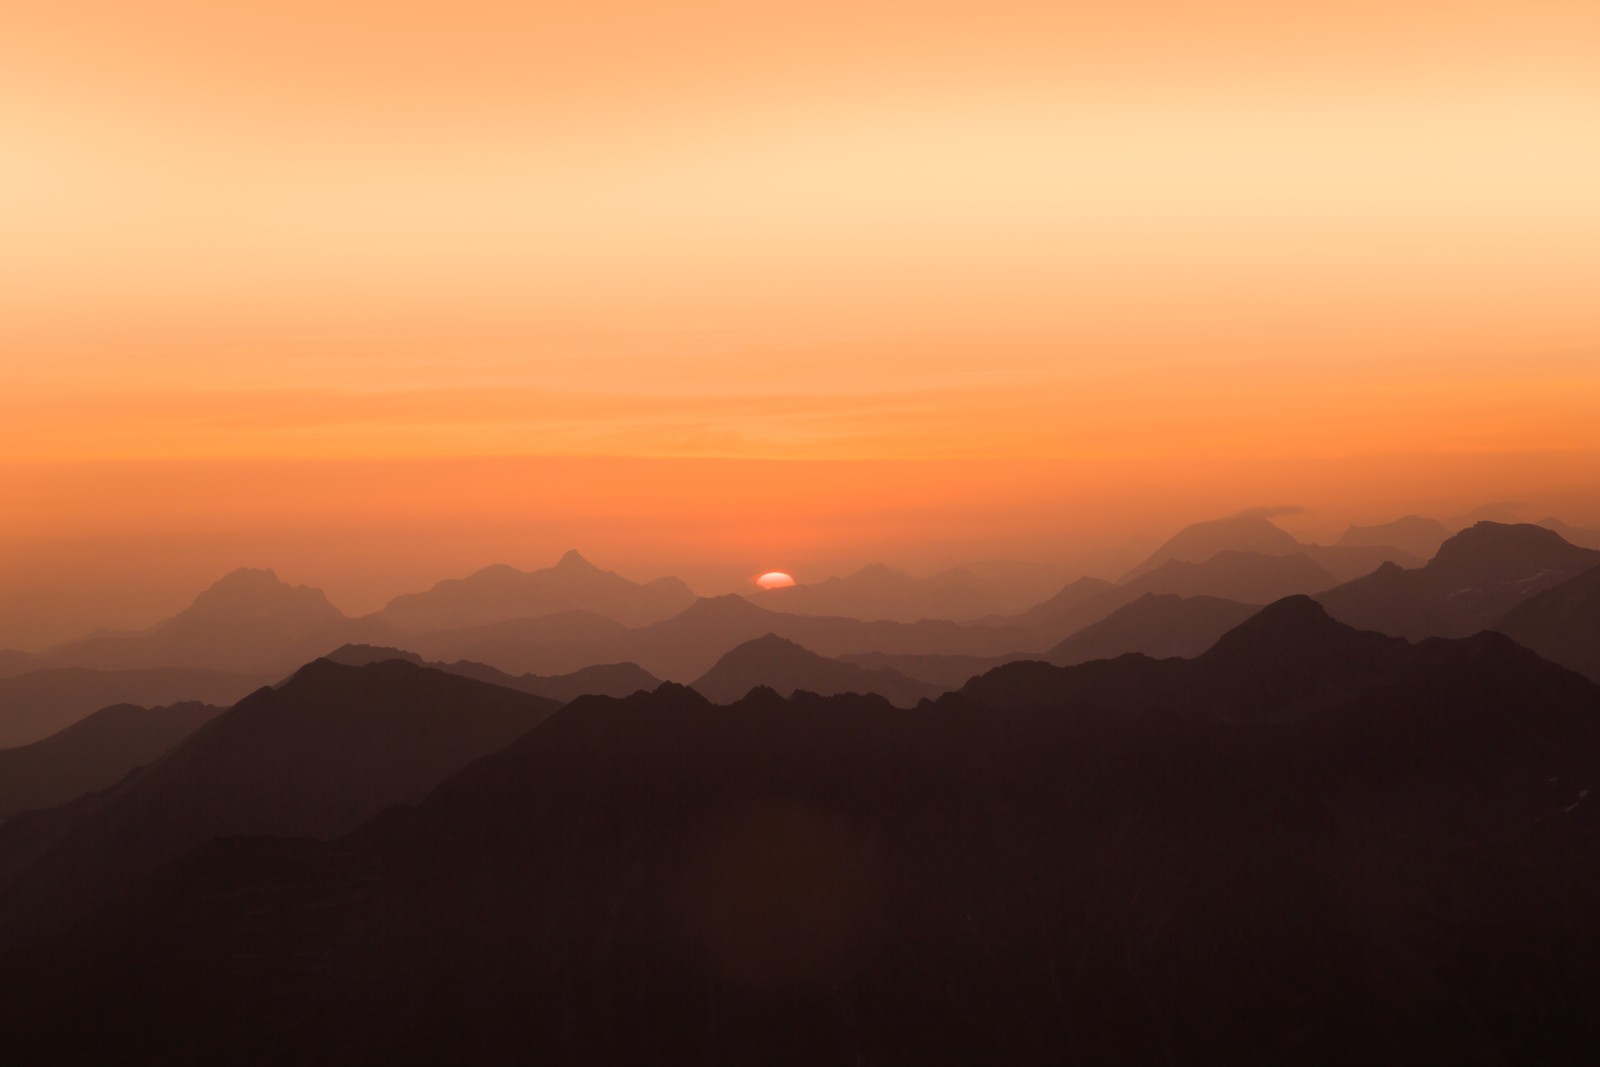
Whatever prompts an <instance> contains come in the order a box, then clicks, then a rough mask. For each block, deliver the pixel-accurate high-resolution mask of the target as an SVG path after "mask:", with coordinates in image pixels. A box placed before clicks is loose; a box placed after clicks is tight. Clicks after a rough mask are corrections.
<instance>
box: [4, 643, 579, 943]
mask: <svg viewBox="0 0 1600 1067" xmlns="http://www.w3.org/2000/svg"><path fill="white" fill-rule="evenodd" d="M556 706H557V705H556V704H555V703H554V702H553V701H548V700H543V699H541V698H539V697H535V696H530V695H527V694H524V693H515V692H512V691H510V690H507V689H502V688H500V687H498V686H491V685H485V684H483V683H481V682H476V681H473V680H471V679H467V678H461V677H457V676H455V675H450V674H445V673H442V672H440V671H433V670H427V669H425V668H421V667H417V666H415V665H413V664H409V663H405V662H402V661H397V660H390V661H387V662H384V663H375V664H371V665H369V666H366V667H344V666H340V665H338V664H335V663H330V662H328V661H327V660H318V661H316V662H314V663H311V664H308V665H307V666H305V667H303V668H302V669H301V670H300V671H299V672H298V673H296V674H295V675H294V677H293V678H291V679H289V680H288V681H287V682H285V683H284V684H283V685H282V686H280V687H278V688H275V689H273V688H267V689H260V690H257V691H256V692H255V693H252V694H251V695H250V696H248V697H246V698H245V699H244V700H241V701H240V702H239V703H237V704H235V705H234V706H233V707H232V708H229V709H228V710H227V711H226V712H225V713H223V714H222V715H220V716H219V717H217V718H216V719H215V720H213V721H212V722H210V723H208V724H207V725H205V726H203V727H201V728H200V729H199V730H197V731H195V732H194V733H193V734H191V735H190V736H189V737H188V738H187V739H186V740H185V741H183V742H181V743H180V744H179V745H178V746H177V747H176V748H174V749H172V750H171V751H169V752H168V753H167V754H166V755H165V756H163V757H161V758H160V759H158V760H157V761H156V762H154V763H153V764H151V765H150V766H148V767H146V768H144V770H142V771H140V772H139V773H137V774H135V775H133V776H131V777H129V778H128V779H127V780H125V781H123V782H120V783H119V784H117V785H115V786H114V787H112V788H110V789H107V790H104V791H102V792H99V793H95V794H91V795H89V796H86V797H83V798H81V799H79V800H77V801H75V802H73V803H71V804H68V805H66V806H63V807H59V808H53V809H50V810H48V811H40V812H27V813H24V814H21V815H18V816H15V817H13V818H12V819H10V820H8V821H7V822H5V823H3V824H0V946H4V945H7V944H14V943H16V942H18V941H20V940H26V939H30V938H33V937H37V936H40V935H42V934H43V933H46V932H48V931H49V930H52V929H56V928H59V927H60V926H61V925H63V924H65V923H68V922H70V921H72V920H73V919H74V918H76V917H77V916H78V915H80V914H82V913H83V912H84V911H85V910H86V909H88V908H89V907H91V906H93V905H95V904H97V903H99V902H100V901H102V900H104V899H106V898H107V897H108V896H109V895H110V894H111V893H113V892H115V891H117V890H118V889H120V888H121V887H124V886H126V885H128V884H130V883H131V882H132V881H133V880H135V879H136V878H138V877H140V876H142V875H144V874H147V873H148V872H150V871H152V870H154V869H155V868H156V867H157V866H159V865H160V864H161V863H163V862H165V861H167V860H168V859H171V858H172V857H174V856H177V855H179V854H181V853H182V852H184V851H186V850H188V849H191V848H194V847H195V846H197V845H200V844H203V843H204V842H206V841H208V840H210V839H212V838H214V837H223V836H227V835H230V834H281V835H285V836H312V837H330V836H333V835H336V834H341V833H346V832H348V831H350V830H352V829H354V828H355V827H357V826H359V825H360V824H361V823H362V822H364V821H365V820H367V819H369V818H371V817H372V816H373V815H376V814H377V813H378V812H379V811H381V810H382V809H383V808H385V807H387V806H388V805H390V804H397V803H414V802H416V801H418V800H420V799H421V798H422V797H423V796H424V795H425V794H426V793H427V791H428V790H429V789H431V788H433V786H434V784H435V783H437V782H438V781H439V780H440V779H442V778H443V777H445V776H446V775H448V774H450V773H452V772H453V771H455V770H457V769H459V768H460V767H461V766H462V765H464V764H465V763H467V762H468V761H469V760H472V759H475V758H477V757H478V756H481V755H484V754H485V753H487V752H491V751H493V750H494V749H496V748H499V747H500V746H502V745H504V744H506V743H507V742H509V741H510V740H511V739H513V738H515V737H517V736H519V735H520V734H522V733H524V732H526V731H527V730H529V729H531V728H532V727H533V726H534V725H535V724H537V723H538V722H539V721H541V720H542V719H543V718H544V717H545V716H547V715H548V714H549V713H550V712H551V711H552V710H553V709H554V708H555V707H556Z"/></svg>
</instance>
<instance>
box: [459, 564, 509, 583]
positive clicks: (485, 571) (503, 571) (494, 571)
mask: <svg viewBox="0 0 1600 1067" xmlns="http://www.w3.org/2000/svg"><path fill="white" fill-rule="evenodd" d="M467 577H468V579H469V580H482V581H503V580H505V579H507V578H520V577H522V571H519V570H517V568H515V567H513V566H512V565H511V564H509V563H491V564H489V565H488V566H487V567H480V568H478V569H477V570H475V571H473V572H472V573H471V574H470V575H468V576H467Z"/></svg>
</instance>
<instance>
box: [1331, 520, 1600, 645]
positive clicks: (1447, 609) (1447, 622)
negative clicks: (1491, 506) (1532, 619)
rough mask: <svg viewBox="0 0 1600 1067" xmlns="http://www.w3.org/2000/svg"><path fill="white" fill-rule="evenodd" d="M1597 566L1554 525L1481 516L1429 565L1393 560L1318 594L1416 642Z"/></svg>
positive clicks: (1350, 618)
mask: <svg viewBox="0 0 1600 1067" xmlns="http://www.w3.org/2000/svg"><path fill="white" fill-rule="evenodd" d="M1595 566H1600V551H1596V550H1594V549H1588V548H1579V547H1577V546H1576V545H1571V544H1568V543H1567V542H1566V541H1564V540H1562V538H1561V536H1560V535H1559V534H1556V533H1555V532H1553V531H1551V530H1546V529H1544V528H1543V527H1540V526H1533V525H1529V524H1526V523H1524V524H1518V525H1515V526H1506V525H1502V524H1500V523H1494V522H1480V523H1478V524H1477V525H1476V526H1472V527H1469V528H1467V529H1465V530H1462V531H1461V532H1460V533H1458V534H1456V535H1455V536H1454V537H1452V538H1450V539H1449V540H1448V541H1446V542H1445V543H1444V544H1443V545H1441V546H1440V547H1439V551H1438V553H1437V554H1436V555H1435V556H1434V557H1433V559H1432V560H1430V561H1429V563H1428V565H1427V566H1426V567H1422V568H1420V569H1418V570H1412V571H1407V570H1401V569H1400V568H1399V567H1395V566H1389V565H1386V566H1384V567H1382V568H1380V569H1378V570H1377V571H1374V572H1373V573H1372V574H1370V575H1368V576H1367V577H1365V578H1359V579H1357V580H1356V581H1353V582H1347V583H1345V584H1344V585H1341V586H1339V587H1337V588H1335V589H1330V590H1328V591H1326V592H1324V593H1320V594H1318V595H1317V600H1319V601H1320V602H1321V603H1322V604H1323V606H1324V607H1326V608H1327V609H1328V612H1329V614H1331V615H1332V616H1333V617H1334V618H1336V619H1340V620H1342V621H1344V622H1347V623H1349V624H1350V625H1352V626H1359V627H1362V628H1365V629H1371V630H1379V631H1381V632H1383V633H1387V634H1394V635H1396V636H1399V637H1407V638H1411V639H1413V640H1418V639H1421V638H1424V637H1465V636H1466V635H1468V634H1472V633H1476V632H1477V631H1479V630H1483V629H1487V628H1489V627H1491V626H1494V625H1495V624H1496V623H1498V622H1499V621H1500V619H1501V617H1502V616H1504V615H1505V614H1506V612H1508V611H1510V610H1511V609H1512V608H1513V607H1515V606H1516V605H1517V604H1519V603H1521V602H1522V601H1523V600H1526V599H1527V598H1528V597H1531V596H1533V595H1534V594H1535V593H1539V592H1543V591H1544V590H1546V589H1549V588H1550V587H1552V586H1555V585H1559V584H1561V583H1562V582H1564V581H1566V580H1567V579H1569V578H1572V577H1574V576H1576V575H1578V574H1581V573H1583V572H1584V571H1587V570H1589V569H1591V568H1593V567H1595Z"/></svg>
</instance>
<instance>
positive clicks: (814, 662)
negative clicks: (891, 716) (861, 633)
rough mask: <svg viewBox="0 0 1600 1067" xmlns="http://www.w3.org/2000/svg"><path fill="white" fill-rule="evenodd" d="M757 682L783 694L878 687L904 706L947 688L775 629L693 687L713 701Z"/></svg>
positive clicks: (731, 697) (734, 696)
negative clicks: (842, 656) (820, 651)
mask: <svg viewBox="0 0 1600 1067" xmlns="http://www.w3.org/2000/svg"><path fill="white" fill-rule="evenodd" d="M759 686H765V687H766V688H768V689H771V690H773V691H775V692H777V693H778V694H780V695H782V696H785V697H787V696H792V695H793V694H794V692H795V690H797V689H800V690H805V691H807V692H811V693H817V694H819V695H821V696H833V695H835V694H838V693H876V694H877V695H878V696H881V697H883V698H884V699H885V700H887V701H888V702H889V703H891V704H894V705H896V706H898V707H903V708H909V707H915V706H916V705H917V702H918V701H921V700H924V699H928V700H931V699H933V698H934V697H936V696H938V695H939V694H941V693H943V692H945V691H946V690H945V689H944V688H942V687H940V686H936V685H929V684H927V683H926V682H919V681H914V680H913V679H911V678H907V677H906V676H905V675H903V674H901V673H900V672H899V671H896V670H891V669H889V668H887V667H863V666H861V665H860V664H859V663H849V662H846V661H844V660H838V659H830V658H829V657H827V656H819V655H817V654H816V653H814V652H810V651H807V650H806V649H805V648H802V647H801V646H800V645H797V644H795V643H794V642H793V641H786V640H784V639H783V638H781V637H778V636H777V635H775V634H767V635H766V636H764V637H758V638H756V639H755V640H754V641H746V642H745V643H744V644H742V645H739V646H738V647H737V648H734V649H732V650H730V651H729V652H728V653H727V655H725V656H723V657H722V658H721V659H719V660H717V662H716V665H715V666H713V667H712V668H711V669H710V670H709V671H707V672H706V673H705V674H703V675H701V676H700V677H699V678H697V679H695V681H694V683H693V684H692V685H691V688H692V689H694V691H695V692H697V693H699V694H700V695H701V696H704V697H705V698H706V699H708V700H710V701H712V702H713V703H715V704H732V703H733V702H734V701H736V700H738V699H740V698H741V697H743V696H744V695H745V694H746V693H748V692H750V690H752V689H755V688H757V687H759Z"/></svg>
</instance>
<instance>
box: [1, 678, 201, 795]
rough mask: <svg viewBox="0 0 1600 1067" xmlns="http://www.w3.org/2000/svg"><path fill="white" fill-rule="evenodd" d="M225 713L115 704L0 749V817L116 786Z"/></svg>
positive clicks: (198, 706)
mask: <svg viewBox="0 0 1600 1067" xmlns="http://www.w3.org/2000/svg"><path fill="white" fill-rule="evenodd" d="M221 712H222V709H221V708H217V707H213V706H211V705H210V704H192V703H191V704H173V705H171V706H170V707H164V708H141V707H138V706H136V705H133V704H115V705H112V706H111V707H109V708H101V709H100V710H99V711H97V712H95V713H94V714H93V715H90V716H89V717H88V718H86V719H82V720H80V721H79V722H76V723H73V724H72V725H71V726H69V727H67V728H66V729H65V730H62V731H61V732H60V733H57V734H52V735H51V736H49V737H47V738H45V739H44V740H43V741H35V742H34V743H33V744H31V745H24V746H22V747H21V748H8V749H0V821H4V820H5V819H6V818H7V817H9V816H11V815H14V814H16V813H17V812H19V811H25V810H28V809H30V808H52V807H55V806H57V805H59V804H65V803H66V802H67V801H69V800H73V799H76V798H77V797H80V796H82V795H83V794H85V793H90V792H93V791H95V790H97V789H104V788H106V787H107V786H112V785H115V784H116V783H117V782H119V781H121V780H122V779H123V778H124V777H126V776H127V775H128V773H129V772H130V771H132V770H134V769H136V768H138V767H142V766H144V765H145V764H147V763H149V762H150V761H152V760H154V759H155V758H156V757H158V756H160V755H161V754H162V753H163V752H165V751H167V749H169V748H171V747H172V746H173V745H175V744H177V743H178V742H179V741H182V740H183V739H184V738H185V737H188V736H189V735H190V734H191V733H193V732H194V731H195V730H197V729H199V728H200V727H201V726H204V725H205V724H206V723H208V722H210V721H211V720H212V719H214V718H216V717H217V716H218V715H219V714H221Z"/></svg>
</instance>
